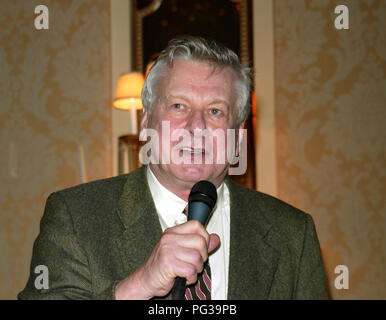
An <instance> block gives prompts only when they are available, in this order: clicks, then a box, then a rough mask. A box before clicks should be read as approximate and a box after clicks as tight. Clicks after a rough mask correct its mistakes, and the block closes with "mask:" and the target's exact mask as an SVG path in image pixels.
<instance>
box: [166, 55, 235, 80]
mask: <svg viewBox="0 0 386 320" xmlns="http://www.w3.org/2000/svg"><path fill="white" fill-rule="evenodd" d="M186 71H189V72H186ZM175 74H182V75H185V76H186V77H189V76H191V75H197V74H199V75H200V76H202V77H206V78H207V79H209V78H211V77H223V78H230V79H231V80H234V79H235V78H236V73H235V71H234V70H233V69H232V68H231V67H229V66H224V67H222V66H217V65H215V64H213V63H210V62H209V61H201V60H188V59H175V60H174V61H173V63H172V64H171V65H170V66H169V68H168V70H167V76H173V75H175Z"/></svg>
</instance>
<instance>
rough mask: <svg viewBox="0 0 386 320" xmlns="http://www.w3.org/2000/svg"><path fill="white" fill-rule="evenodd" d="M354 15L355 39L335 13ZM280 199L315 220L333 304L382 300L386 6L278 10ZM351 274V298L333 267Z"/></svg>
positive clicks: (314, 5) (354, 1)
mask: <svg viewBox="0 0 386 320" xmlns="http://www.w3.org/2000/svg"><path fill="white" fill-rule="evenodd" d="M338 4H345V5H347V7H348V8H349V14H350V15H349V17H350V20H349V23H350V24H349V27H350V29H349V30H337V29H335V27H334V19H335V17H336V15H335V14H334V8H335V6H337V5H338ZM273 12H274V44H275V123H276V161H277V169H276V170H277V195H278V197H279V198H281V199H283V200H285V201H287V202H289V203H291V204H293V205H295V206H297V207H299V208H301V209H303V210H305V211H307V212H309V213H311V215H312V216H313V218H314V220H315V223H316V226H317V231H318V234H319V239H320V242H321V246H322V251H323V256H324V260H325V264H326V271H327V274H328V277H329V285H330V291H331V295H332V298H336V299H370V298H375V299H377V298H378V299H379V298H382V299H386V274H385V270H386V252H385V250H386V246H385V244H386V240H385V213H386V212H385V210H386V208H385V194H386V177H385V175H386V163H385V160H386V157H385V151H386V129H385V128H386V126H385V123H386V105H385V101H386V81H385V72H386V64H385V63H386V41H385V40H386V37H385V36H386V1H383V0H378V1H376V0H374V1H370V0H350V1H341V0H339V1H329V0H326V1H304V0H291V1H283V0H276V1H274V6H273ZM340 264H342V265H346V266H347V267H348V268H349V272H350V277H349V289H348V290H337V289H335V287H334V279H335V277H336V276H337V275H335V274H334V268H335V266H337V265H340Z"/></svg>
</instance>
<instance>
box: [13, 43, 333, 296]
mask: <svg viewBox="0 0 386 320" xmlns="http://www.w3.org/2000/svg"><path fill="white" fill-rule="evenodd" d="M248 96H249V77H248V72H247V70H246V69H244V68H243V67H242V66H241V65H240V63H239V60H238V57H237V55H236V54H235V53H234V52H232V51H231V50H229V49H227V48H225V47H224V46H222V45H220V44H218V43H215V42H209V41H206V40H204V39H201V38H195V37H184V38H178V39H174V40H172V41H170V42H169V44H168V46H167V48H166V49H165V50H164V51H163V52H162V53H161V55H160V56H159V58H158V59H157V61H156V62H155V64H154V66H153V67H152V69H151V71H150V73H149V74H148V76H147V78H146V82H145V86H144V89H143V93H142V99H143V104H144V108H145V109H144V117H143V119H142V122H141V126H142V129H146V130H155V132H157V133H159V134H158V135H157V138H158V140H157V141H153V143H156V144H157V145H158V148H154V149H152V150H150V153H152V157H151V159H152V160H151V161H150V163H149V164H148V165H146V166H143V167H142V168H140V169H138V170H137V171H135V172H133V173H131V174H129V175H125V176H119V177H115V178H111V179H106V180H101V181H96V182H92V183H89V184H85V185H80V186H77V187H74V188H70V189H67V190H63V191H60V192H57V193H53V194H52V195H50V197H49V198H48V200H47V204H46V210H45V213H44V216H43V218H42V221H41V230H40V234H39V236H38V238H37V240H36V242H35V245H34V252H33V257H32V263H31V275H30V279H29V281H28V283H27V286H26V288H25V289H24V291H22V292H21V293H20V294H19V298H21V299H28V298H33V299H37V298H41V299H62V298H68V299H150V298H169V297H170V296H171V291H172V288H173V285H174V282H175V278H176V277H182V278H186V280H187V283H186V284H187V288H186V293H185V298H186V299H197V298H199V299H320V298H327V290H326V280H325V275H324V268H323V262H322V259H321V254H320V248H319V243H318V239H317V236H316V232H315V228H314V224H313V221H312V218H311V217H310V216H309V215H307V214H305V213H303V212H301V211H299V210H297V209H295V208H293V207H291V206H289V205H288V204H285V203H283V202H281V201H280V200H277V199H275V198H272V197H270V196H268V195H265V194H262V193H259V192H257V191H253V190H249V189H245V188H243V187H241V186H238V185H235V184H234V183H232V182H231V181H230V180H229V179H228V178H227V174H228V170H229V161H228V157H225V158H224V157H222V156H221V154H222V153H225V154H229V152H228V151H235V150H228V149H229V148H233V145H232V144H229V143H228V142H229V141H228V140H229V139H231V137H232V136H231V135H227V132H229V130H232V129H236V136H235V137H236V138H235V139H236V140H237V141H238V136H239V134H240V132H241V131H240V130H239V129H240V128H242V127H243V123H244V121H245V119H246V118H247V116H248V113H249V106H248ZM166 131H167V132H166ZM176 132H179V133H181V134H180V135H177V138H176V135H173V134H174V133H176ZM219 133H220V134H219ZM221 133H223V134H221ZM173 137H174V138H173ZM220 137H225V139H221V138H220ZM185 138H189V139H185ZM234 145H235V147H236V149H237V147H238V143H237V142H236V143H235V144H234ZM229 146H230V147H229ZM208 158H209V159H211V161H207V159H208ZM154 159H156V160H157V161H154ZM177 159H178V161H176V160H177ZM200 180H208V181H210V182H212V183H213V184H214V185H215V187H216V188H217V194H218V200H217V205H216V207H215V208H214V210H213V213H212V216H211V218H210V220H209V223H208V225H207V228H204V227H203V226H202V225H200V223H198V222H197V221H188V222H187V221H186V215H185V213H186V212H185V213H184V211H185V208H186V205H187V200H188V195H189V193H190V190H191V188H192V186H193V185H194V184H195V183H196V182H197V181H200ZM38 265H44V266H46V267H47V270H48V271H49V284H48V286H47V287H46V288H43V289H41V288H40V287H39V286H38V288H37V286H36V281H35V280H36V277H37V274H35V273H34V270H35V268H36V266H38Z"/></svg>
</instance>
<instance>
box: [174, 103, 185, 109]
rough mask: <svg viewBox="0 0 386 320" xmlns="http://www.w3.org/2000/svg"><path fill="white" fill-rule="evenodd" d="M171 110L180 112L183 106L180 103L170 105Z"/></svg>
mask: <svg viewBox="0 0 386 320" xmlns="http://www.w3.org/2000/svg"><path fill="white" fill-rule="evenodd" d="M172 109H173V110H182V109H184V105H183V104H181V103H175V104H173V105H172Z"/></svg>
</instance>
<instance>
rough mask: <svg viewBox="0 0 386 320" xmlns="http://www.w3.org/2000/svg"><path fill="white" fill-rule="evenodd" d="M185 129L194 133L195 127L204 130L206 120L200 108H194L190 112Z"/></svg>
mask: <svg viewBox="0 0 386 320" xmlns="http://www.w3.org/2000/svg"><path fill="white" fill-rule="evenodd" d="M187 129H188V130H189V131H190V132H191V133H194V130H195V129H198V130H204V129H206V121H205V117H204V113H203V112H202V111H201V110H195V111H193V112H192V114H191V115H190V117H189V119H188V123H187Z"/></svg>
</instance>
